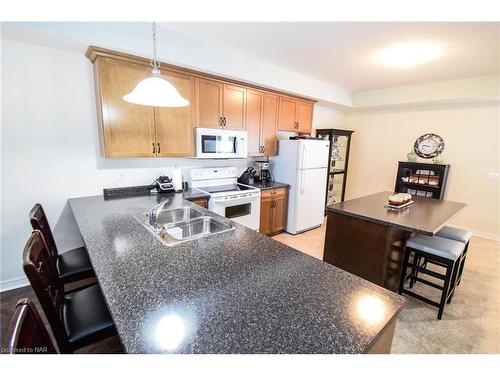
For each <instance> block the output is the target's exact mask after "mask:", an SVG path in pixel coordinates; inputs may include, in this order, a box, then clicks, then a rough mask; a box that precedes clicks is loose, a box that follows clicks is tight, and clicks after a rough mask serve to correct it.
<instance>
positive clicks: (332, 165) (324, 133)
mask: <svg viewBox="0 0 500 375" xmlns="http://www.w3.org/2000/svg"><path fill="white" fill-rule="evenodd" d="M352 133H354V131H352V130H344V129H317V130H316V137H317V138H322V139H326V140H329V141H330V153H329V159H328V160H329V163H328V178H327V180H326V197H325V205H326V206H329V205H332V204H335V203H338V202H342V201H343V200H344V196H345V188H346V182H347V167H348V166H349V149H350V147H351V136H352Z"/></svg>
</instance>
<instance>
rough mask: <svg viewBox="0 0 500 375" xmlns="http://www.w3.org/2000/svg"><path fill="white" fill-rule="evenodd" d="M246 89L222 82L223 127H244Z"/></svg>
mask: <svg viewBox="0 0 500 375" xmlns="http://www.w3.org/2000/svg"><path fill="white" fill-rule="evenodd" d="M246 91H247V90H246V89H245V88H244V87H241V86H235V85H227V84H224V101H223V104H222V115H223V117H224V126H223V128H224V129H235V130H243V129H245V100H246Z"/></svg>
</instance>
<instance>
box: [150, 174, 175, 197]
mask: <svg viewBox="0 0 500 375" xmlns="http://www.w3.org/2000/svg"><path fill="white" fill-rule="evenodd" d="M149 191H150V193H151V194H157V193H173V192H175V188H174V184H173V183H172V180H171V179H170V177H168V176H160V177H158V178H157V179H156V180H155V181H154V182H153V183H152V184H151V185H150V186H149Z"/></svg>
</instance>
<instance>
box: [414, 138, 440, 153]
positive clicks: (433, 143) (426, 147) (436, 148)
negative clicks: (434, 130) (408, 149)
mask: <svg viewBox="0 0 500 375" xmlns="http://www.w3.org/2000/svg"><path fill="white" fill-rule="evenodd" d="M413 148H414V150H415V153H416V154H417V155H418V156H420V157H421V158H424V159H431V158H435V157H436V156H438V155H439V154H441V153H442V152H443V150H444V141H443V138H441V137H440V136H439V135H437V134H425V135H423V136H421V137H419V138H418V139H417V140H416V141H415V145H414V146H413Z"/></svg>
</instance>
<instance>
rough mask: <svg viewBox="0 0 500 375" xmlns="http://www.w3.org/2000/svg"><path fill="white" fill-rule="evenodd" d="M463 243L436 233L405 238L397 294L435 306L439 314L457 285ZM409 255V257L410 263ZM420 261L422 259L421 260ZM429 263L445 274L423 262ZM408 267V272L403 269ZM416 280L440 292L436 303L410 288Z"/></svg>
mask: <svg viewBox="0 0 500 375" xmlns="http://www.w3.org/2000/svg"><path fill="white" fill-rule="evenodd" d="M465 247H466V246H465V244H463V243H462V242H459V241H453V240H450V239H447V238H443V237H438V236H424V235H420V234H418V235H416V236H415V237H413V238H410V239H409V240H408V241H406V244H405V251H404V260H403V269H402V272H401V279H400V282H399V290H398V293H399V294H408V295H410V296H412V297H414V298H417V299H419V300H421V301H423V302H425V303H428V304H430V305H432V306H435V307H437V308H438V316H437V318H438V319H441V317H442V316H443V311H444V306H445V304H446V303H450V302H451V299H452V298H453V294H454V293H455V288H456V286H457V283H456V280H457V275H458V273H459V267H460V264H463V262H462V261H463V257H464V254H465ZM410 258H413V259H412V261H411V262H410ZM421 260H423V262H422V263H421ZM428 263H429V264H433V265H436V266H439V267H443V268H444V269H445V273H444V274H443V273H440V272H437V271H434V270H430V269H428V268H427V264H428ZM408 268H411V272H410V273H409V274H408V273H407V270H408ZM419 273H422V274H425V275H427V276H428V277H432V278H433V280H438V281H442V284H441V285H440V284H438V283H436V282H433V281H430V280H429V279H426V278H421V277H419ZM407 280H410V284H409V288H406V287H405V283H406V281H407ZM416 282H421V283H423V284H426V285H428V286H430V287H432V288H435V289H438V290H440V291H441V297H440V299H439V302H437V301H433V300H431V299H429V298H427V297H424V296H423V295H420V294H418V293H416V292H414V291H411V290H410V289H411V288H413V285H414V284H415V283H416Z"/></svg>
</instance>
